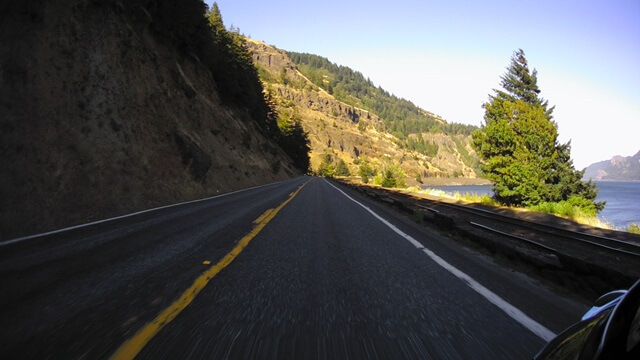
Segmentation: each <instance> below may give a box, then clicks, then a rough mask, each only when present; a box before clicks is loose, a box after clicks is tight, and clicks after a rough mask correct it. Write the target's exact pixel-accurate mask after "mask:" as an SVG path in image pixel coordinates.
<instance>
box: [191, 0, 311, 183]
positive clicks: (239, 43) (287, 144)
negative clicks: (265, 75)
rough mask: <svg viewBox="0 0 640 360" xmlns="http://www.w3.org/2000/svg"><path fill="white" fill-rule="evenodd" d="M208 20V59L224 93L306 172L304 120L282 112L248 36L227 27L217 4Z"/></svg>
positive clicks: (206, 17) (206, 59)
mask: <svg viewBox="0 0 640 360" xmlns="http://www.w3.org/2000/svg"><path fill="white" fill-rule="evenodd" d="M205 19H206V22H207V26H208V28H209V32H210V39H211V41H210V44H209V46H208V47H205V48H206V49H207V50H208V51H206V52H205V55H206V56H205V61H206V62H208V63H209V64H210V67H209V68H210V69H211V70H212V73H213V76H214V79H215V80H216V83H217V84H218V86H219V90H220V91H219V92H220V96H221V97H222V98H224V99H227V100H228V101H230V102H232V103H234V104H236V105H238V106H241V107H243V108H246V109H247V110H248V111H249V113H250V114H251V116H252V118H253V119H254V121H256V123H258V125H259V126H260V128H261V129H262V130H263V131H264V132H265V133H266V135H268V136H269V137H271V138H273V139H275V140H276V142H277V143H278V145H279V146H280V147H281V148H282V149H283V150H284V151H285V153H286V154H287V155H289V157H290V158H291V159H292V160H293V164H294V166H295V167H296V168H298V169H299V170H301V171H302V172H305V173H306V172H307V171H308V170H309V150H310V148H309V139H308V135H307V133H306V132H305V131H304V130H303V128H302V125H301V124H300V119H299V118H298V117H283V116H281V114H279V113H278V111H277V108H276V104H275V102H274V101H273V98H272V96H271V94H270V93H269V92H268V91H265V90H264V88H263V85H262V82H261V81H260V78H259V76H258V69H257V68H256V67H255V66H254V63H253V59H252V57H251V54H250V53H249V51H248V49H247V45H246V39H245V37H244V36H242V35H240V34H239V33H238V32H236V31H229V30H227V29H226V27H225V25H224V22H223V20H222V14H221V13H220V9H219V7H218V4H217V3H215V2H214V3H213V5H212V7H211V8H210V9H207V10H206V12H205ZM201 61H202V59H201Z"/></svg>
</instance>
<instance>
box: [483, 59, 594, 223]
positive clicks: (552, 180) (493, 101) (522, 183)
mask: <svg viewBox="0 0 640 360" xmlns="http://www.w3.org/2000/svg"><path fill="white" fill-rule="evenodd" d="M502 84H503V86H504V88H505V91H499V90H496V93H497V95H496V96H492V97H490V101H489V102H488V103H485V104H484V105H483V107H484V109H485V115H484V121H485V123H484V125H483V126H482V128H481V129H480V130H477V131H476V132H474V133H473V142H472V145H473V147H474V149H475V150H476V152H477V153H478V155H479V156H480V158H481V159H483V160H484V163H483V164H482V165H481V169H482V171H483V173H484V176H485V177H486V178H487V179H489V180H491V181H493V182H494V188H493V191H494V197H495V199H496V200H497V201H498V202H500V203H502V204H505V205H512V206H527V207H536V206H540V207H541V209H540V210H542V211H546V210H548V209H549V207H558V208H557V209H556V210H557V211H559V212H561V213H569V212H571V211H573V210H571V209H573V208H579V209H581V210H580V211H581V212H583V213H585V214H591V213H593V214H595V213H597V211H600V210H602V208H603V207H604V203H598V202H595V198H596V195H597V191H596V189H595V185H594V184H593V183H584V182H582V181H581V178H582V172H580V171H576V170H575V169H574V167H573V163H572V161H571V157H570V148H571V146H570V144H559V143H558V129H557V125H556V124H555V122H553V121H552V120H551V115H550V114H551V111H552V110H553V109H547V102H546V100H543V99H541V98H539V97H538V93H539V92H540V90H539V89H538V87H537V84H536V72H535V70H534V72H533V74H529V70H528V67H527V66H526V59H524V53H523V52H522V50H520V51H518V52H516V53H515V54H514V57H513V58H512V61H511V66H510V68H509V69H508V70H507V74H505V76H503V83H502ZM550 203H557V204H556V205H550ZM567 216H568V215H567Z"/></svg>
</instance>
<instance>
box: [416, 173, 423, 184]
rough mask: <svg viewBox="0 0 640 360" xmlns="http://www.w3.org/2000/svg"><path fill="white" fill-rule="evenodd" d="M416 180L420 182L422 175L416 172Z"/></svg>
mask: <svg viewBox="0 0 640 360" xmlns="http://www.w3.org/2000/svg"><path fill="white" fill-rule="evenodd" d="M416 182H418V183H420V184H422V175H421V174H420V173H417V174H416Z"/></svg>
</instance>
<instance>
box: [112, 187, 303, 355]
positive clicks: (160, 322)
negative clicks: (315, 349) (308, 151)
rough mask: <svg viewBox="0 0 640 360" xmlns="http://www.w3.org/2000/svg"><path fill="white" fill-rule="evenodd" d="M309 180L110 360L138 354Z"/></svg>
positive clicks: (265, 214)
mask: <svg viewBox="0 0 640 360" xmlns="http://www.w3.org/2000/svg"><path fill="white" fill-rule="evenodd" d="M308 182H309V180H307V181H305V182H304V184H302V185H300V187H299V188H298V189H297V190H296V191H294V192H293V193H291V195H290V196H289V197H288V198H287V200H285V201H284V202H283V203H282V204H280V205H279V206H278V207H277V208H275V209H269V210H267V211H266V212H265V213H264V214H262V215H261V216H260V217H259V218H258V219H260V218H262V220H261V221H260V222H259V223H258V224H257V225H256V226H255V227H254V228H253V230H251V232H249V233H248V234H247V235H245V237H243V238H242V239H240V241H238V243H237V244H236V246H235V247H234V248H233V250H231V252H229V253H228V254H227V255H225V257H224V258H222V260H220V261H219V262H218V263H217V264H215V265H214V266H212V267H210V268H209V269H208V270H207V271H205V272H204V273H202V275H200V276H199V277H198V278H197V279H196V280H195V281H194V282H193V284H192V285H191V286H190V287H189V288H188V289H187V290H186V291H185V292H184V293H182V295H181V296H180V297H179V298H178V299H177V300H176V301H174V302H173V304H171V305H170V306H169V307H167V308H166V309H164V310H163V311H162V312H161V313H160V314H159V315H158V316H157V317H156V318H155V319H154V320H153V321H151V322H149V323H147V324H146V325H144V326H143V327H142V328H141V329H140V330H138V332H136V334H135V335H133V336H132V337H131V338H130V339H129V340H127V341H125V342H124V343H123V344H122V345H120V347H119V348H118V350H116V352H115V353H114V354H113V355H112V356H111V359H113V360H124V359H133V358H135V357H136V355H138V353H140V351H141V350H142V349H143V348H144V347H145V345H146V344H147V343H148V342H149V341H150V340H151V339H152V338H153V337H154V336H155V335H156V334H157V333H158V332H160V330H162V328H164V327H165V326H166V325H167V324H168V323H170V322H171V321H172V320H173V319H175V318H176V316H178V314H180V312H182V310H184V309H185V308H186V307H187V306H189V304H191V302H192V301H193V299H195V297H196V296H197V295H198V294H199V293H200V291H202V289H204V287H205V286H207V284H208V283H209V281H210V280H211V279H212V278H213V277H214V276H216V275H218V273H219V272H220V271H222V269H224V268H225V267H227V266H228V265H229V264H231V262H233V260H234V259H235V258H236V257H237V256H238V255H240V253H241V252H242V250H244V248H245V247H247V245H248V244H249V242H250V241H251V240H252V239H253V238H254V237H255V236H256V235H258V233H260V231H261V230H262V229H263V228H264V227H265V226H266V225H267V224H268V223H269V222H270V221H271V220H272V219H273V218H274V217H275V216H276V214H277V213H278V212H279V211H280V210H282V208H283V207H285V206H286V205H287V204H288V203H289V202H290V201H291V200H292V199H293V198H294V197H295V196H296V195H297V194H298V192H300V190H302V188H303V187H304V186H305V185H306V184H307V183H308Z"/></svg>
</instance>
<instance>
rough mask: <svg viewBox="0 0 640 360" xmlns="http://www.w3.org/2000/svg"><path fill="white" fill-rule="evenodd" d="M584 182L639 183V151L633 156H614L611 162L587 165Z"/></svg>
mask: <svg viewBox="0 0 640 360" xmlns="http://www.w3.org/2000/svg"><path fill="white" fill-rule="evenodd" d="M583 179H584V180H595V181H640V151H639V152H638V153H636V154H635V155H633V156H626V157H623V156H614V157H612V158H611V160H605V161H600V162H597V163H594V164H591V165H589V166H588V167H587V168H586V170H585V172H584V176H583Z"/></svg>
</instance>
